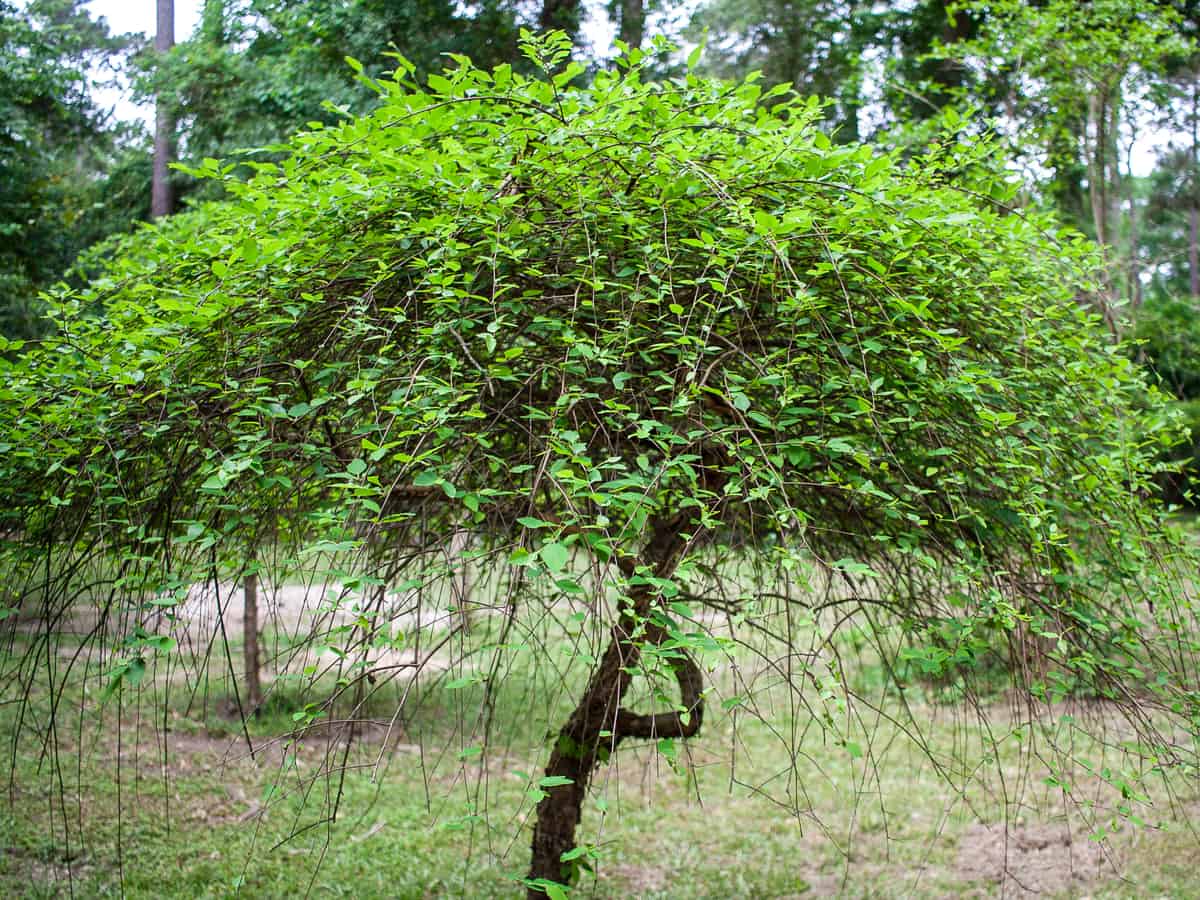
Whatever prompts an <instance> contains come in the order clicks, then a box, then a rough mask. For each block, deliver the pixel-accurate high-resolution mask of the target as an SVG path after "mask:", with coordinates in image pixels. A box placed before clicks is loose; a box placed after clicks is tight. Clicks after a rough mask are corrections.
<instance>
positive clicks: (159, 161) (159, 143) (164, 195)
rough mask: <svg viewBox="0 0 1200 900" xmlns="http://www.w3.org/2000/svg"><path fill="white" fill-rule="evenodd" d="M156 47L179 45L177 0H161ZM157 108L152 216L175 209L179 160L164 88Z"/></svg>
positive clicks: (166, 48) (159, 49) (160, 49)
mask: <svg viewBox="0 0 1200 900" xmlns="http://www.w3.org/2000/svg"><path fill="white" fill-rule="evenodd" d="M155 12H156V17H157V20H158V21H157V25H156V31H155V33H154V49H155V50H156V51H157V52H158V54H159V60H160V62H161V60H162V58H163V56H165V54H166V53H167V52H168V51H169V50H170V49H171V48H172V47H173V46H175V0H157V4H156V8H155ZM154 106H155V111H154V171H153V175H152V176H151V181H150V218H152V219H159V218H162V217H163V216H169V215H170V214H171V213H172V212H173V211H174V209H175V196H174V191H173V190H172V187H171V169H170V165H171V163H172V162H174V160H175V119H174V117H173V116H172V115H171V111H170V109H171V106H170V103H169V102H168V101H167V99H166V98H165V97H163V95H162V93H161V89H160V92H159V94H158V96H157V97H156V98H155V104H154Z"/></svg>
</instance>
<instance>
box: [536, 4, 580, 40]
mask: <svg viewBox="0 0 1200 900" xmlns="http://www.w3.org/2000/svg"><path fill="white" fill-rule="evenodd" d="M582 19H583V4H582V3H581V2H580V0H542V11H541V13H540V15H538V27H539V28H540V29H541V30H542V31H551V30H554V29H557V30H559V31H565V32H566V33H567V36H568V37H569V38H571V40H572V41H573V40H575V38H576V37H577V36H578V35H579V26H580V23H581V21H582Z"/></svg>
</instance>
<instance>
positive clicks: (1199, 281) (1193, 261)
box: [1187, 81, 1200, 300]
mask: <svg viewBox="0 0 1200 900" xmlns="http://www.w3.org/2000/svg"><path fill="white" fill-rule="evenodd" d="M1198 121H1200V85H1198V84H1197V82H1196V81H1193V82H1192V171H1191V172H1190V173H1189V174H1188V182H1187V183H1188V290H1189V292H1190V294H1191V296H1192V300H1196V299H1197V298H1200V209H1198V208H1197V204H1198V203H1200V199H1198V198H1197V196H1196V179H1197V176H1198V175H1200V136H1198V135H1197V129H1198V128H1200V125H1198Z"/></svg>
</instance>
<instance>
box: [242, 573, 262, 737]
mask: <svg viewBox="0 0 1200 900" xmlns="http://www.w3.org/2000/svg"><path fill="white" fill-rule="evenodd" d="M251 564H252V565H253V563H251ZM242 587H243V593H244V596H243V599H242V605H243V614H244V621H243V624H242V641H243V648H242V660H243V662H244V663H245V670H246V674H245V679H246V710H247V711H248V712H249V713H251V714H254V713H257V712H258V708H259V706H261V705H262V683H261V682H260V680H259V677H258V675H259V659H258V573H257V572H247V573H246V577H245V579H244V580H243V582H242Z"/></svg>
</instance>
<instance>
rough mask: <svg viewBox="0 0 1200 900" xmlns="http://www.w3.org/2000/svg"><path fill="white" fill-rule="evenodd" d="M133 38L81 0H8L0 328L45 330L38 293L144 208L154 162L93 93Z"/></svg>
mask: <svg viewBox="0 0 1200 900" xmlns="http://www.w3.org/2000/svg"><path fill="white" fill-rule="evenodd" d="M128 45H129V41H128V39H127V38H118V37H114V36H113V35H111V34H109V32H108V29H107V27H106V26H104V25H103V24H101V23H97V22H95V21H93V20H92V19H91V18H90V17H89V16H88V14H87V13H86V11H84V10H82V9H81V8H80V3H79V2H78V0H32V2H29V3H27V4H24V6H23V7H21V8H18V7H17V6H14V5H13V4H12V3H9V2H0V336H7V337H28V336H31V335H35V334H37V333H39V332H40V331H41V323H40V321H39V317H40V314H41V307H40V305H39V303H38V301H37V294H38V292H39V291H40V290H43V289H45V288H48V287H49V286H50V285H51V284H52V283H53V282H54V281H56V280H58V279H59V278H61V277H62V276H63V275H64V274H65V273H66V271H67V269H68V268H69V267H70V266H71V264H72V263H73V262H74V261H75V258H76V256H77V255H78V253H79V252H80V251H81V250H82V249H83V248H85V247H88V246H90V245H91V244H93V243H95V242H96V241H97V240H99V239H101V238H103V237H105V236H107V235H108V234H110V233H112V232H113V231H120V230H122V229H125V228H127V227H128V226H129V223H130V221H131V220H133V219H135V218H137V217H138V215H139V214H142V213H143V212H144V207H145V206H146V205H147V204H146V202H145V200H144V199H143V198H142V196H141V187H142V178H141V177H139V175H141V176H142V177H144V176H145V175H146V174H148V170H147V172H144V173H139V171H138V170H139V162H140V161H139V160H138V159H137V158H136V156H134V155H131V154H130V153H129V151H128V148H127V146H125V142H124V137H125V135H124V134H123V133H122V130H121V129H119V128H113V127H111V124H110V123H108V122H106V121H105V118H104V116H103V114H102V112H101V111H100V110H99V109H97V107H96V104H95V102H94V99H93V97H92V91H91V87H92V85H91V82H92V80H93V79H94V77H95V73H96V71H97V70H99V71H100V72H101V73H103V74H109V75H111V72H108V73H104V72H103V67H104V66H105V65H106V64H108V63H110V62H112V61H113V60H114V58H116V57H118V56H119V55H120V54H121V53H122V51H123V50H124V49H125V48H127V47H128ZM131 187H132V190H131Z"/></svg>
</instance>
